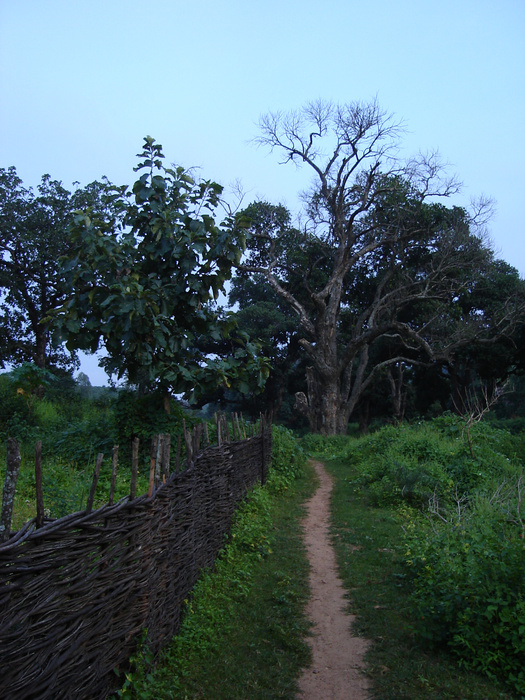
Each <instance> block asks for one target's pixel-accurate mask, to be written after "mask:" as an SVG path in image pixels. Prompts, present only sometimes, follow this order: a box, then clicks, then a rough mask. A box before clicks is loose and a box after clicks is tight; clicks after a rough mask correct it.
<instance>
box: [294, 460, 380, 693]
mask: <svg viewBox="0 0 525 700" xmlns="http://www.w3.org/2000/svg"><path fill="white" fill-rule="evenodd" d="M313 466H314V467H315V470H316V472H317V474H318V476H319V480H320V486H319V488H318V489H317V491H316V493H315V494H314V496H313V497H312V498H311V499H310V501H308V503H307V516H306V519H305V521H304V531H305V534H304V541H305V545H306V549H307V553H308V558H309V561H310V566H311V569H310V596H311V597H310V602H309V603H308V607H307V613H308V615H309V617H310V619H311V620H312V621H313V623H314V626H313V636H312V638H311V639H310V645H311V647H312V652H313V663H312V665H311V666H310V667H309V668H307V669H306V670H305V671H304V673H303V676H302V677H301V679H300V682H299V687H300V692H299V694H298V696H297V697H298V698H300V699H301V700H366V699H367V698H368V697H369V695H368V692H367V691H368V687H369V684H368V680H367V678H366V676H365V675H364V674H363V669H364V663H363V656H364V653H365V651H366V648H367V642H366V640H364V639H361V638H359V637H353V636H352V633H351V629H350V628H351V625H352V621H353V619H354V618H353V616H352V615H349V614H348V613H347V611H346V608H347V601H346V599H345V590H344V588H343V584H342V583H341V580H340V578H339V576H338V573H337V568H336V558H335V552H334V549H333V547H332V544H331V542H330V536H329V523H330V493H331V491H332V480H331V478H330V476H329V475H328V473H327V472H326V470H325V468H324V466H323V465H322V464H321V463H320V462H314V463H313Z"/></svg>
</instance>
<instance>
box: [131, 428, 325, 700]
mask: <svg viewBox="0 0 525 700" xmlns="http://www.w3.org/2000/svg"><path fill="white" fill-rule="evenodd" d="M281 452H283V454H282V458H283V462H284V458H285V457H286V454H285V453H286V450H284V451H283V450H282V445H281V444H280V441H279V440H277V441H275V440H274V456H275V455H277V457H279V454H280V453H281ZM303 461H304V460H303ZM314 487H315V475H314V473H313V471H312V470H311V468H310V467H308V466H306V465H303V466H302V467H301V469H300V470H297V473H296V474H295V478H286V475H283V473H282V472H279V471H274V472H273V473H272V476H271V477H270V479H269V481H268V483H267V485H266V486H265V487H264V488H261V487H257V488H255V489H254V490H253V491H252V492H251V494H250V497H249V498H248V500H247V501H246V502H245V503H244V504H243V506H242V507H241V508H240V509H239V511H238V513H237V515H236V518H235V522H234V525H233V528H232V531H231V533H230V537H229V541H228V544H227V545H226V547H225V548H224V549H223V551H222V554H221V556H220V557H219V559H218V561H217V562H216V565H215V567H214V569H213V570H211V571H207V572H205V573H204V575H203V576H202V578H201V579H200V581H199V583H198V584H197V586H196V587H195V589H194V591H193V593H192V596H191V599H190V600H189V602H188V605H187V609H186V614H185V619H184V622H183V626H182V629H181V631H180V633H179V634H178V635H177V637H175V638H174V640H173V642H172V643H171V645H170V646H169V647H168V648H167V649H166V650H165V652H164V653H163V655H162V657H161V658H160V660H159V661H158V662H157V665H156V668H155V670H150V669H149V668H148V655H147V651H146V650H145V651H143V653H142V654H140V655H139V656H138V658H136V659H135V661H134V669H133V670H132V672H131V673H130V674H128V677H127V680H126V683H125V685H124V687H123V688H122V690H121V691H120V693H119V696H120V697H134V698H144V699H149V698H151V699H153V698H155V699H158V698H166V699H169V698H213V699H214V700H221V699H224V700H231V699H232V698H246V699H248V698H250V700H257V699H259V698H260V699H261V700H263V698H264V700H271V699H272V698H292V697H293V696H294V694H295V692H296V682H297V678H298V676H299V674H300V672H301V669H302V668H303V667H304V666H305V665H307V664H308V661H309V656H310V652H309V648H308V645H307V644H306V642H305V637H306V636H307V634H308V629H309V623H308V621H307V620H306V619H305V616H304V606H305V603H306V600H307V597H308V564H307V561H306V556H305V551H304V547H303V544H302V538H301V526H300V520H301V518H302V516H303V506H302V504H303V503H304V501H305V499H306V498H307V497H308V496H309V495H310V494H311V493H312V492H313V490H314ZM149 661H151V660H149Z"/></svg>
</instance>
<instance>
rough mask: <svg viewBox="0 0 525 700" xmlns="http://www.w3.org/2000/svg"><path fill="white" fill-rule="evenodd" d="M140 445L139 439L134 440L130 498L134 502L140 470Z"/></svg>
mask: <svg viewBox="0 0 525 700" xmlns="http://www.w3.org/2000/svg"><path fill="white" fill-rule="evenodd" d="M139 443H140V440H139V439H138V437H136V438H133V442H132V444H131V483H130V485H129V497H130V500H133V499H134V498H135V496H136V495H137V473H138V470H139Z"/></svg>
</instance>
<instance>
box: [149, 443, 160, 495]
mask: <svg viewBox="0 0 525 700" xmlns="http://www.w3.org/2000/svg"><path fill="white" fill-rule="evenodd" d="M158 441H159V436H158V435H154V436H153V438H152V439H151V451H150V454H149V486H148V497H149V498H151V497H152V496H153V484H154V482H155V458H156V456H157V443H158Z"/></svg>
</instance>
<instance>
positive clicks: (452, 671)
mask: <svg viewBox="0 0 525 700" xmlns="http://www.w3.org/2000/svg"><path fill="white" fill-rule="evenodd" d="M325 464H326V466H327V468H328V471H329V472H330V473H331V474H332V475H333V476H334V477H335V486H334V491H333V495H332V535H333V541H334V544H335V547H336V552H337V558H338V563H339V567H340V574H341V577H342V579H343V583H344V585H345V587H346V589H347V591H348V592H349V609H350V611H351V612H352V613H353V614H355V615H356V617H357V619H356V624H355V632H356V633H357V634H359V635H361V636H363V637H365V638H367V639H369V640H371V646H370V649H369V651H368V653H367V656H366V659H365V662H366V664H367V673H368V675H369V677H370V679H371V681H372V684H373V692H374V694H373V697H374V698H378V699H381V700H400V699H401V698H410V699H411V700H427V699H428V698H433V700H450V699H452V698H461V699H465V700H468V699H472V700H480V699H482V698H483V699H486V700H495V699H496V698H499V699H501V698H512V697H516V696H514V695H511V694H509V693H508V692H507V691H506V690H505V689H504V688H503V687H502V686H501V685H499V684H498V683H497V682H495V681H491V680H490V679H487V678H486V677H485V676H481V675H478V674H477V673H474V672H469V671H467V670H464V669H462V668H460V667H459V666H458V663H457V660H456V659H455V658H454V657H452V656H451V655H450V654H449V653H448V652H447V651H446V650H445V649H442V650H439V649H437V650H436V649H434V650H431V649H426V648H424V646H422V645H421V643H420V642H419V641H418V640H417V639H416V637H415V634H414V623H415V622H416V621H415V620H414V619H413V614H412V612H411V606H410V601H409V594H410V585H409V583H408V581H407V578H406V570H405V569H404V568H403V566H402V552H401V551H400V547H399V545H400V543H401V541H402V534H403V533H402V527H401V520H400V518H399V517H398V512H397V511H396V509H395V508H394V507H390V506H385V505H383V506H381V507H380V506H374V505H372V504H371V502H370V501H369V500H368V498H367V495H366V491H365V490H364V489H363V488H362V486H361V485H359V486H358V485H357V483H356V481H355V477H356V474H355V473H354V472H353V470H352V467H350V466H349V465H348V462H347V461H346V460H343V459H339V458H335V459H331V460H326V461H325Z"/></svg>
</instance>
